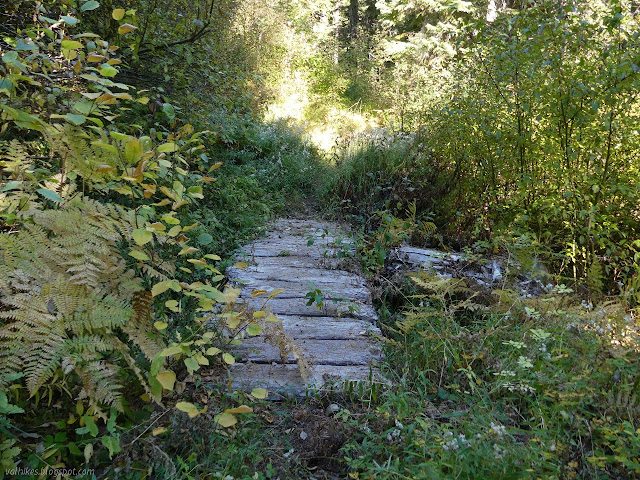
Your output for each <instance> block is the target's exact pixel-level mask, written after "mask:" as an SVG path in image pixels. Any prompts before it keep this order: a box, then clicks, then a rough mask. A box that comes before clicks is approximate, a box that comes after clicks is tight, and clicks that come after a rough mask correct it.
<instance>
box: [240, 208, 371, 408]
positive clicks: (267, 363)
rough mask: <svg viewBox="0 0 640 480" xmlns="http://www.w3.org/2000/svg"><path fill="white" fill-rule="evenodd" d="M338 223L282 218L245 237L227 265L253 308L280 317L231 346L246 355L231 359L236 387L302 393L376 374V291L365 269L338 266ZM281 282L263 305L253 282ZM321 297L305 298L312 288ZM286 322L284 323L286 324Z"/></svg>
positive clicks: (271, 285) (342, 246)
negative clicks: (241, 265)
mask: <svg viewBox="0 0 640 480" xmlns="http://www.w3.org/2000/svg"><path fill="white" fill-rule="evenodd" d="M338 232H340V228H339V226H338V225H336V224H333V223H328V222H320V221H316V220H296V219H280V220H277V221H276V222H275V223H274V225H273V227H272V229H271V230H270V232H269V233H268V234H267V235H266V236H265V237H263V238H261V239H258V240H256V241H255V242H253V243H252V244H250V245H247V246H246V247H245V248H244V249H243V250H242V251H241V253H240V254H239V256H238V257H237V261H243V262H245V263H247V264H248V267H247V268H245V269H244V270H240V269H238V268H228V269H227V275H228V277H229V279H230V281H231V282H232V283H234V284H236V285H237V286H240V287H241V288H242V293H241V295H240V299H241V300H242V301H244V302H246V303H247V305H248V307H249V309H250V310H261V309H262V310H265V311H267V312H271V313H273V314H274V315H275V316H276V317H277V318H278V319H279V320H280V321H281V322H265V323H264V331H263V333H262V334H261V335H259V336H257V337H251V338H247V339H245V340H243V343H242V345H238V346H235V347H234V353H236V354H237V355H239V356H240V357H241V360H240V361H239V362H238V363H236V364H235V365H233V366H232V367H231V375H232V378H233V388H244V389H250V388H253V387H258V386H259V387H264V388H267V389H268V390H269V391H270V392H272V393H277V394H279V395H298V396H299V395H303V394H304V393H305V391H307V389H310V388H311V389H328V388H331V387H332V386H334V387H339V386H341V385H342V384H344V382H345V381H364V382H370V381H378V380H379V372H378V370H377V368H376V366H375V364H376V362H377V360H379V359H380V356H381V347H380V345H379V344H378V342H377V341H376V339H375V336H377V335H379V334H380V330H379V329H378V327H377V326H376V325H375V323H376V321H377V315H376V312H375V310H374V309H373V307H372V305H371V294H370V292H369V290H368V289H367V286H366V284H365V281H364V279H363V278H362V277H360V276H358V275H356V274H354V273H350V272H347V271H344V270H341V269H340V259H339V258H338V257H339V256H340V255H339V252H340V251H341V250H342V251H343V252H344V251H346V250H348V249H352V248H353V246H352V245H350V244H348V243H343V242H341V238H345V237H341V236H340V234H339V233H338ZM275 289H284V291H282V293H280V294H278V295H277V296H276V297H274V298H273V299H271V300H269V301H268V302H267V304H266V306H264V308H263V304H264V301H265V298H266V295H265V296H260V297H255V298H252V296H251V294H252V292H254V291H255V290H266V291H267V292H268V293H271V292H272V291H274V290H275ZM310 291H315V292H317V293H319V294H320V295H321V296H322V305H321V306H320V305H318V304H317V303H314V304H313V305H309V306H308V305H307V302H308V300H309V298H307V297H306V295H307V293H308V292H310ZM280 326H281V327H282V328H281V327H280Z"/></svg>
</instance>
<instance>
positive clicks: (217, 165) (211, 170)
mask: <svg viewBox="0 0 640 480" xmlns="http://www.w3.org/2000/svg"><path fill="white" fill-rule="evenodd" d="M221 166H222V162H218V163H215V164H213V165H211V168H210V169H209V171H208V172H207V173H211V172H213V171H214V170H216V169H218V168H220V167H221Z"/></svg>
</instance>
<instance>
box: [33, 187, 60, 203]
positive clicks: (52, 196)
mask: <svg viewBox="0 0 640 480" xmlns="http://www.w3.org/2000/svg"><path fill="white" fill-rule="evenodd" d="M36 192H38V193H39V194H40V195H42V196H43V197H44V198H46V199H47V200H51V201H52V202H56V203H62V198H60V195H58V194H57V193H56V192H53V191H51V190H48V189H46V188H39V189H37V190H36Z"/></svg>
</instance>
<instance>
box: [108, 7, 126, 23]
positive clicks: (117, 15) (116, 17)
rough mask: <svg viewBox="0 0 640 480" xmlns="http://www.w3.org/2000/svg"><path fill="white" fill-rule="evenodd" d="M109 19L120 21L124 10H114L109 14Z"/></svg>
mask: <svg viewBox="0 0 640 480" xmlns="http://www.w3.org/2000/svg"><path fill="white" fill-rule="evenodd" d="M111 18H113V19H114V20H122V19H123V18H124V8H116V9H114V10H113V12H111Z"/></svg>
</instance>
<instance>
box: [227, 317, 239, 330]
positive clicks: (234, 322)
mask: <svg viewBox="0 0 640 480" xmlns="http://www.w3.org/2000/svg"><path fill="white" fill-rule="evenodd" d="M241 320H242V319H241V318H240V315H231V316H229V317H227V326H228V327H229V328H230V329H231V330H235V329H236V328H238V325H240V321H241Z"/></svg>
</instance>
